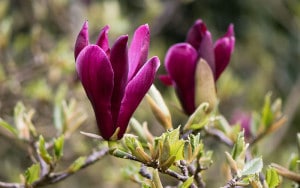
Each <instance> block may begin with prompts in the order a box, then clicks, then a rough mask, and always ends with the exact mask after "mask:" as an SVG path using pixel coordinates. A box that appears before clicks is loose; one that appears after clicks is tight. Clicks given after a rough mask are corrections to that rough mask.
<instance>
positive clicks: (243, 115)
mask: <svg viewBox="0 0 300 188" xmlns="http://www.w3.org/2000/svg"><path fill="white" fill-rule="evenodd" d="M251 121H252V116H251V114H249V113H247V112H243V111H240V110H236V111H234V113H233V115H232V117H231V121H230V123H231V125H235V124H239V125H240V126H241V129H243V130H244V134H245V138H246V139H249V138H250V137H251V135H252V134H251Z"/></svg>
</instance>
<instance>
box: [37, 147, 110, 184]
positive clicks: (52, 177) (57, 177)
mask: <svg viewBox="0 0 300 188" xmlns="http://www.w3.org/2000/svg"><path fill="white" fill-rule="evenodd" d="M108 151H109V149H108V148H102V149H101V150H99V151H95V152H93V153H92V154H91V155H89V156H88V157H87V158H86V160H85V163H84V164H83V165H82V166H81V167H80V169H79V170H82V169H84V168H86V167H88V166H90V165H92V164H94V163H95V162H97V161H99V160H100V159H101V158H102V157H103V156H105V155H106V154H108ZM79 170H77V171H79ZM77 171H75V172H77ZM75 172H73V171H72V172H69V171H66V172H57V173H51V174H49V176H48V177H46V178H44V179H41V180H40V181H36V182H34V183H33V185H32V186H33V187H40V186H45V185H49V184H54V183H57V182H59V181H62V180H64V179H66V178H68V177H69V176H71V175H73V174H74V173H75Z"/></svg>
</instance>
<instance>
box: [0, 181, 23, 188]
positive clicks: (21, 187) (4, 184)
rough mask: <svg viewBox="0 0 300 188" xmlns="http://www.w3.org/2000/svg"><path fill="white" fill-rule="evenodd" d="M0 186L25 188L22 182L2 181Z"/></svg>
mask: <svg viewBox="0 0 300 188" xmlns="http://www.w3.org/2000/svg"><path fill="white" fill-rule="evenodd" d="M0 187H1V188H24V187H25V185H23V184H20V183H6V182H2V181H0Z"/></svg>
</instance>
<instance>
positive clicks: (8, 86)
mask: <svg viewBox="0 0 300 188" xmlns="http://www.w3.org/2000/svg"><path fill="white" fill-rule="evenodd" d="M199 18H201V19H202V20H203V21H204V22H205V23H206V24H207V27H208V28H209V30H210V31H211V33H212V36H213V39H214V41H215V40H216V39H217V38H219V37H221V36H222V35H223V34H224V33H225V32H226V30H227V27H228V25H229V24H230V23H233V24H234V27H235V35H236V46H235V51H234V54H233V56H232V59H231V63H230V65H229V67H228V68H227V69H226V71H225V73H224V74H223V75H222V76H221V78H220V79H219V81H218V83H217V84H218V85H217V88H218V97H219V98H220V101H221V102H220V112H221V113H222V114H224V116H225V117H226V118H228V119H230V117H231V115H232V114H233V113H234V112H235V111H237V110H240V111H245V112H248V113H251V112H252V111H254V110H258V109H260V107H261V106H262V103H263V100H264V96H265V94H267V93H268V92H272V96H273V98H274V99H275V98H277V97H279V98H281V99H282V102H283V111H284V113H285V114H287V116H288V118H289V120H288V122H287V124H286V125H285V126H284V127H283V128H281V129H280V130H278V131H277V132H276V133H275V134H274V135H273V136H269V137H268V138H266V139H265V142H264V143H263V144H262V146H261V148H259V149H258V153H259V154H260V155H263V158H264V159H265V165H268V163H270V162H272V161H273V162H278V163H281V164H283V165H286V164H287V162H288V160H289V155H290V154H291V153H292V152H297V147H296V134H295V133H296V132H299V130H300V128H299V123H300V108H299V103H300V77H299V71H300V1H298V0H252V1H244V0H227V1H222V0H119V1H118V0H107V1H104V0H0V117H1V118H3V119H5V120H7V121H9V122H13V117H12V114H13V107H14V106H15V104H16V103H17V102H18V101H23V103H24V104H25V105H26V106H27V107H29V108H34V109H36V113H35V116H34V123H35V125H36V126H37V128H38V130H39V131H40V132H41V133H42V134H43V135H44V136H45V137H46V138H48V139H50V138H51V137H53V136H55V133H56V132H55V129H54V127H53V103H54V98H55V95H56V93H57V91H58V90H59V88H60V87H62V86H64V87H67V88H68V89H67V94H66V97H67V100H69V99H71V98H74V99H76V100H77V101H78V102H79V104H80V108H82V110H83V111H84V112H85V113H87V115H88V119H87V121H85V123H84V125H83V126H82V127H80V130H83V131H87V132H94V133H96V132H97V130H96V126H95V120H94V114H93V112H92V109H91V107H90V104H89V102H88V100H87V98H86V96H85V94H84V92H83V90H82V87H81V85H80V84H79V82H78V79H77V77H76V73H75V66H74V65H75V64H74V63H75V62H74V55H73V48H74V43H75V40H76V36H77V34H78V32H79V30H80V28H81V26H82V24H83V22H84V21H85V20H88V22H89V33H90V41H91V42H93V41H95V40H96V38H97V35H98V32H99V30H100V29H101V28H102V27H103V26H104V25H109V26H110V31H109V37H110V39H111V42H110V43H111V44H112V43H113V41H114V39H116V38H117V37H118V36H119V35H121V34H129V38H131V37H132V34H133V32H134V30H135V29H136V28H137V27H138V26H139V25H141V24H144V23H148V24H149V26H150V29H151V49H150V54H149V56H153V55H157V56H159V58H160V60H161V62H162V65H161V67H160V70H159V74H164V73H165V69H164V66H163V62H164V55H165V53H166V51H167V49H168V47H169V46H170V45H172V44H174V43H177V42H182V41H184V40H185V36H186V33H187V31H188V29H189V27H190V26H191V25H192V24H193V23H194V21H195V20H196V19H199ZM155 82H156V85H157V87H158V88H159V89H160V91H161V92H162V94H163V95H164V97H165V100H166V101H167V104H168V105H169V106H170V108H171V111H172V114H174V115H173V121H174V125H179V124H182V123H184V122H185V121H186V118H187V117H186V116H184V115H182V114H180V112H179V110H178V108H179V105H178V101H177V99H176V97H175V95H174V90H173V89H172V88H167V87H166V86H164V85H162V84H161V83H160V82H159V80H156V81H155ZM174 106H175V108H174ZM176 106H177V107H176ZM136 117H137V119H139V120H140V121H148V123H149V127H150V129H151V130H153V131H154V134H155V135H159V134H160V133H161V132H162V130H163V129H162V128H160V127H159V125H158V123H157V122H156V121H155V120H154V117H153V116H152V115H151V113H150V110H149V107H148V106H147V104H146V103H144V102H143V103H142V105H141V106H140V107H139V109H138V110H137V112H136ZM2 132H4V130H3V129H1V128H0V143H1V147H0V166H1V171H0V180H1V181H12V182H18V181H20V178H19V174H20V173H23V172H24V170H25V169H26V168H27V167H28V166H29V165H30V164H31V161H30V159H29V158H28V155H27V153H26V147H23V145H22V144H20V143H19V142H16V141H14V140H10V139H8V138H7V137H6V136H5V135H6V134H5V133H2ZM96 146H97V143H96V142H95V141H93V140H92V139H89V138H86V137H84V136H82V135H81V134H80V133H79V131H78V133H77V132H76V133H74V135H73V136H72V137H71V138H70V139H69V140H68V141H67V142H66V147H65V154H64V161H63V164H62V166H68V165H69V163H70V161H72V160H74V159H76V158H77V157H78V156H80V155H87V154H89V153H91V151H92V148H93V147H96ZM224 148H225V149H227V150H228V148H226V147H223V146H219V145H217V144H212V145H209V146H208V149H213V150H219V149H220V150H222V149H223V150H224ZM223 158H224V155H223V152H219V153H218V152H217V153H216V154H215V155H214V160H215V161H219V160H223ZM217 165H218V163H216V164H214V165H213V166H215V167H214V168H215V169H217V170H214V168H212V170H210V171H209V172H208V173H207V176H206V177H204V178H205V179H206V181H207V183H208V187H219V186H221V185H222V184H223V183H224V177H222V175H221V174H220V173H219V170H218V169H219V168H220V166H217ZM126 166H128V162H127V161H124V160H121V159H112V158H111V157H106V158H104V159H103V160H101V161H99V162H98V163H96V164H95V165H93V166H91V167H89V168H87V169H84V170H83V171H81V172H79V173H77V174H76V175H74V176H72V177H70V178H68V179H67V180H65V181H63V182H61V183H58V184H56V185H51V186H48V187H74V188H76V187H138V185H137V184H134V183H133V182H131V181H130V180H126ZM163 179H165V181H166V182H168V184H172V179H170V178H167V177H165V176H163Z"/></svg>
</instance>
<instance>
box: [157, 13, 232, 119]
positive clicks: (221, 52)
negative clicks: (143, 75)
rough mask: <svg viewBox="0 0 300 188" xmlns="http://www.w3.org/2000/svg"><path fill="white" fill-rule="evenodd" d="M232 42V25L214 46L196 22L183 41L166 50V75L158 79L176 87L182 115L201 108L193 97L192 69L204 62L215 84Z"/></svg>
mask: <svg viewBox="0 0 300 188" xmlns="http://www.w3.org/2000/svg"><path fill="white" fill-rule="evenodd" d="M234 43H235V37H234V31H233V25H232V24H230V25H229V27H228V30H227V33H226V34H225V35H224V36H223V37H221V38H220V39H218V40H217V41H216V42H215V43H214V44H213V41H212V37H211V34H210V32H209V31H208V30H207V28H206V25H205V23H204V22H203V21H202V20H200V19H199V20H197V21H196V22H195V23H194V25H193V26H192V27H191V28H190V30H189V32H188V34H187V38H186V42H183V43H177V44H174V45H173V46H171V47H170V48H169V50H168V52H167V54H166V57H165V67H166V70H167V73H168V75H166V76H161V77H160V79H161V81H162V82H163V83H165V84H167V85H173V86H174V87H175V89H176V93H177V95H178V98H179V100H180V102H181V105H182V107H183V110H184V111H185V113H187V114H189V115H190V114H192V113H193V112H194V111H195V109H196V105H197V106H198V105H200V104H195V103H196V102H195V101H197V99H196V98H197V97H198V96H195V95H196V90H197V88H195V87H196V84H195V83H196V82H197V80H196V71H195V70H196V67H197V64H199V63H198V62H200V61H199V60H200V59H203V60H205V61H201V62H202V63H203V62H205V63H207V64H208V65H209V67H210V69H211V72H212V77H213V82H215V81H216V80H218V78H219V77H220V75H221V73H222V72H223V71H224V69H225V68H226V66H227V65H228V63H229V60H230V56H231V54H232V52H233V49H234ZM204 67H205V66H204ZM200 68H201V67H200ZM203 72H205V71H202V73H203ZM206 72H207V71H206ZM207 74H209V73H207ZM199 102H207V101H199Z"/></svg>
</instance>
